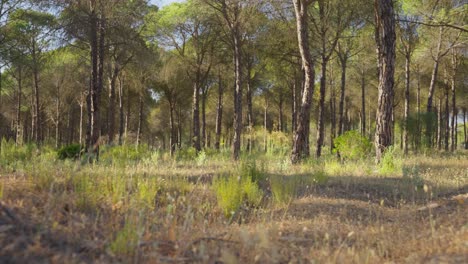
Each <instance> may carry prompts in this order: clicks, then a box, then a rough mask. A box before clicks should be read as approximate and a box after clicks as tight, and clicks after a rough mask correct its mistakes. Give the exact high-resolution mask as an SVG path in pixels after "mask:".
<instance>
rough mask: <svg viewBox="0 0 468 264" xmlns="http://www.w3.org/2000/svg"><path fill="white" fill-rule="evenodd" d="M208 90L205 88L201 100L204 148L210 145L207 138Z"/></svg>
mask: <svg viewBox="0 0 468 264" xmlns="http://www.w3.org/2000/svg"><path fill="white" fill-rule="evenodd" d="M207 93H208V91H207V90H205V91H203V92H202V100H201V103H202V126H201V128H202V133H201V135H202V139H203V144H202V146H203V147H204V148H207V147H208V139H207V133H206V97H207V96H208V94H207Z"/></svg>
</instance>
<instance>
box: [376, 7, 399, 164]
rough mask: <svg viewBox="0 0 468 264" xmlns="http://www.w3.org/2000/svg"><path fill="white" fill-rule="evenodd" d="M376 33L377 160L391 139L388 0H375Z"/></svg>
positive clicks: (392, 60)
mask: <svg viewBox="0 0 468 264" xmlns="http://www.w3.org/2000/svg"><path fill="white" fill-rule="evenodd" d="M375 18H376V23H375V24H376V36H378V38H377V39H376V41H377V47H378V51H379V53H378V55H379V65H380V67H379V97H378V107H377V117H376V119H377V120H376V132H375V150H376V161H377V162H380V160H381V158H382V155H383V154H384V152H385V151H386V149H387V148H388V147H389V146H391V145H392V138H393V126H392V123H393V122H392V115H393V96H394V91H393V88H394V82H395V80H394V74H395V59H396V54H395V39H396V35H395V14H394V10H393V1H392V0H375Z"/></svg>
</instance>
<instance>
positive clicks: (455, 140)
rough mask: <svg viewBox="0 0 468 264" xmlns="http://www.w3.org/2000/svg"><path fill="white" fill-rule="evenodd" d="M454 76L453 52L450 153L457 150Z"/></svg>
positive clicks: (453, 55) (453, 61) (455, 72)
mask: <svg viewBox="0 0 468 264" xmlns="http://www.w3.org/2000/svg"><path fill="white" fill-rule="evenodd" d="M456 74H457V57H456V55H455V52H453V53H452V78H451V91H452V132H451V136H452V147H451V150H452V152H453V151H455V150H456V149H457V132H456V131H457V104H456V89H455V88H456V79H455V78H456Z"/></svg>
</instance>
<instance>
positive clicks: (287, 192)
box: [270, 176, 298, 204]
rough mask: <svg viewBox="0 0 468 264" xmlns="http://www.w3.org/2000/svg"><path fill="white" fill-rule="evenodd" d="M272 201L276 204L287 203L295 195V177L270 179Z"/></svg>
mask: <svg viewBox="0 0 468 264" xmlns="http://www.w3.org/2000/svg"><path fill="white" fill-rule="evenodd" d="M270 186H271V192H272V193H273V200H274V201H275V202H276V203H278V204H285V203H289V202H290V201H291V200H292V199H293V198H294V196H295V195H296V193H297V187H298V181H297V178H296V176H291V177H282V176H279V177H272V178H271V179H270Z"/></svg>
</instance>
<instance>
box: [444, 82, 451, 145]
mask: <svg viewBox="0 0 468 264" xmlns="http://www.w3.org/2000/svg"><path fill="white" fill-rule="evenodd" d="M449 89H450V87H449V84H448V79H446V82H445V87H444V90H445V91H444V97H445V98H444V99H445V113H444V129H445V132H444V150H445V151H449V146H450V145H449V140H450V104H449Z"/></svg>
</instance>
